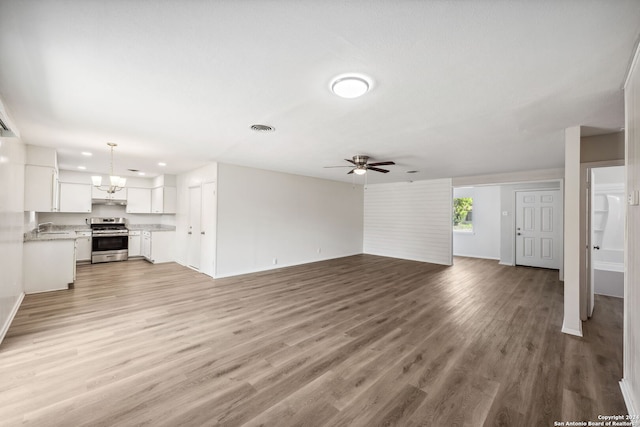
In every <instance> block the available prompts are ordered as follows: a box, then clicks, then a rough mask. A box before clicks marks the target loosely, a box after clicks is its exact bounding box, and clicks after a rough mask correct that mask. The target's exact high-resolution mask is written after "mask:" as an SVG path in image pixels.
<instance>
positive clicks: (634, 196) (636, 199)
mask: <svg viewBox="0 0 640 427" xmlns="http://www.w3.org/2000/svg"><path fill="white" fill-rule="evenodd" d="M627 201H628V202H629V206H638V205H639V204H640V192H639V191H638V190H633V191H632V192H631V193H629V196H628V197H627Z"/></svg>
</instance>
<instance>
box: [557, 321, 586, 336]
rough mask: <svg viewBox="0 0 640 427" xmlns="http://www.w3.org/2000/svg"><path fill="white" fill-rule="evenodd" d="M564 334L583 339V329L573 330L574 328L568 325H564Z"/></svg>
mask: <svg viewBox="0 0 640 427" xmlns="http://www.w3.org/2000/svg"><path fill="white" fill-rule="evenodd" d="M562 332H563V333H565V334H569V335H575V336H576V337H582V328H580V329H573V328H569V327H567V326H566V325H564V324H563V325H562Z"/></svg>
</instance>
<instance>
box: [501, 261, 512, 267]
mask: <svg viewBox="0 0 640 427" xmlns="http://www.w3.org/2000/svg"><path fill="white" fill-rule="evenodd" d="M498 265H507V266H509V267H514V266H515V264H512V263H510V262H503V261H500V262H499V263H498Z"/></svg>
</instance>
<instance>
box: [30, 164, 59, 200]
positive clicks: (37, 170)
mask: <svg viewBox="0 0 640 427" xmlns="http://www.w3.org/2000/svg"><path fill="white" fill-rule="evenodd" d="M24 210H25V211H34V212H56V211H57V210H58V170H57V169H56V168H54V167H49V166H38V165H25V168H24Z"/></svg>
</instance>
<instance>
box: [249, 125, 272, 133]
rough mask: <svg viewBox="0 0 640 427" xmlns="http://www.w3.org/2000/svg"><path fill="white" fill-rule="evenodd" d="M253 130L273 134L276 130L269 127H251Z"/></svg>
mask: <svg viewBox="0 0 640 427" xmlns="http://www.w3.org/2000/svg"><path fill="white" fill-rule="evenodd" d="M251 130H255V131H256V132H273V131H274V130H276V128H274V127H273V126H268V125H251Z"/></svg>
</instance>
